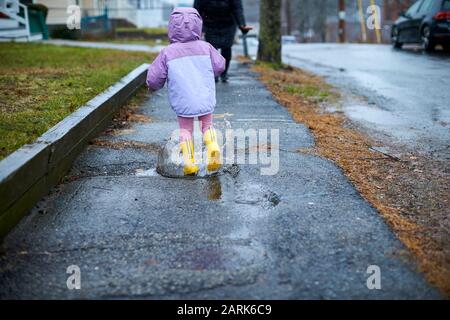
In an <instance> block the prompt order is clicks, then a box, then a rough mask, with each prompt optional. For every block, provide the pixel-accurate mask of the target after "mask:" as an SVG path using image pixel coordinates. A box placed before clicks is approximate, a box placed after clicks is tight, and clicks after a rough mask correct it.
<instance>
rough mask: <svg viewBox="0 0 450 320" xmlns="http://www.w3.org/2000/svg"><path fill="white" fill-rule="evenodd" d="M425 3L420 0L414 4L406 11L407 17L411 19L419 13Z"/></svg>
mask: <svg viewBox="0 0 450 320" xmlns="http://www.w3.org/2000/svg"><path fill="white" fill-rule="evenodd" d="M422 2H423V0H419V1H417V2H416V3H414V4H413V5H412V6H411V7H410V8H409V9H408V11H406V16H407V17H411V16H413V15H414V14H416V13H417V10H419V8H420V5H421V3H422Z"/></svg>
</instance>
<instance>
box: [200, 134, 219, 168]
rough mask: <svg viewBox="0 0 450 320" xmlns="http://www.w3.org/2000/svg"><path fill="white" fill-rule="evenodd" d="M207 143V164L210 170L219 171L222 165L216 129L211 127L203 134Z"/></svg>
mask: <svg viewBox="0 0 450 320" xmlns="http://www.w3.org/2000/svg"><path fill="white" fill-rule="evenodd" d="M203 140H204V142H205V145H206V166H207V168H208V171H210V172H211V171H217V170H219V169H220V167H221V166H222V157H221V155H220V148H219V144H218V143H217V136H216V130H214V128H209V129H208V130H206V131H205V133H204V135H203Z"/></svg>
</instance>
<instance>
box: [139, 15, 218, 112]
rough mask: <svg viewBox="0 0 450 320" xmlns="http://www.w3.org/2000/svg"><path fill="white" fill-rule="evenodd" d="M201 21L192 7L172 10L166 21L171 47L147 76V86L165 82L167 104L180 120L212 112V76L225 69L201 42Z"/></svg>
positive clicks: (161, 55) (213, 52)
mask: <svg viewBox="0 0 450 320" xmlns="http://www.w3.org/2000/svg"><path fill="white" fill-rule="evenodd" d="M202 25H203V21H202V18H201V17H200V14H199V13H198V12H197V10H195V9H194V8H175V10H174V11H173V12H172V14H171V16H170V20H169V40H170V45H169V46H167V47H166V48H164V49H163V50H162V51H161V53H160V54H159V55H158V57H157V58H156V59H155V61H154V62H153V63H152V65H151V66H150V67H149V69H148V73H147V85H148V87H149V88H150V89H152V90H159V89H161V88H162V87H164V84H165V83H166V80H167V83H168V89H169V102H170V105H171V107H172V109H173V110H174V111H175V113H176V114H177V115H178V116H181V117H197V116H202V115H205V114H209V113H212V112H213V111H214V108H215V106H216V86H215V82H214V77H217V76H219V75H220V74H221V73H222V72H223V71H224V70H225V59H224V58H223V57H222V56H221V55H220V53H219V52H218V51H217V50H216V49H214V47H213V46H211V45H210V44H209V43H207V42H204V41H201V40H200V36H201V32H202Z"/></svg>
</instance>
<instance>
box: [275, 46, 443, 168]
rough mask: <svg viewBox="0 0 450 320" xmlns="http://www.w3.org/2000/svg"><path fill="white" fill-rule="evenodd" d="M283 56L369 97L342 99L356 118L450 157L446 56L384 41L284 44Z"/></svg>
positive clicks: (406, 142) (424, 149)
mask: <svg viewBox="0 0 450 320" xmlns="http://www.w3.org/2000/svg"><path fill="white" fill-rule="evenodd" d="M283 59H284V61H285V62H287V63H289V64H292V65H294V66H297V67H301V68H304V69H307V70H310V71H313V72H315V73H317V74H320V75H323V76H325V77H326V78H327V80H328V81H330V82H331V83H332V84H334V85H336V86H337V87H339V88H340V89H342V90H343V91H344V92H350V93H353V94H356V95H358V96H362V97H365V98H367V101H366V102H364V101H358V100H357V101H348V102H347V103H346V104H344V111H345V113H346V114H347V115H348V116H349V118H350V119H352V120H353V121H355V122H356V123H358V124H361V125H363V126H364V127H366V128H368V129H372V130H374V131H375V132H378V133H381V135H382V136H384V138H387V139H388V140H389V141H391V142H395V143H400V144H402V145H405V146H407V147H409V149H412V150H416V151H419V152H424V153H427V154H431V155H434V156H436V157H439V158H441V159H444V160H450V144H449V141H450V102H449V101H450V90H449V88H450V55H445V54H442V53H441V54H439V53H436V54H426V53H423V52H422V51H414V50H411V49H409V50H408V49H406V50H393V49H392V48H391V47H390V46H387V45H360V44H347V45H339V44H308V45H287V46H284V47H283Z"/></svg>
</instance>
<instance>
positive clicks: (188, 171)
mask: <svg viewBox="0 0 450 320" xmlns="http://www.w3.org/2000/svg"><path fill="white" fill-rule="evenodd" d="M180 148H181V152H182V153H183V160H184V175H185V176H195V175H196V174H197V173H198V171H199V168H198V166H197V164H196V163H195V156H194V141H193V140H192V139H189V140H185V141H183V142H181V143H180Z"/></svg>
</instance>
